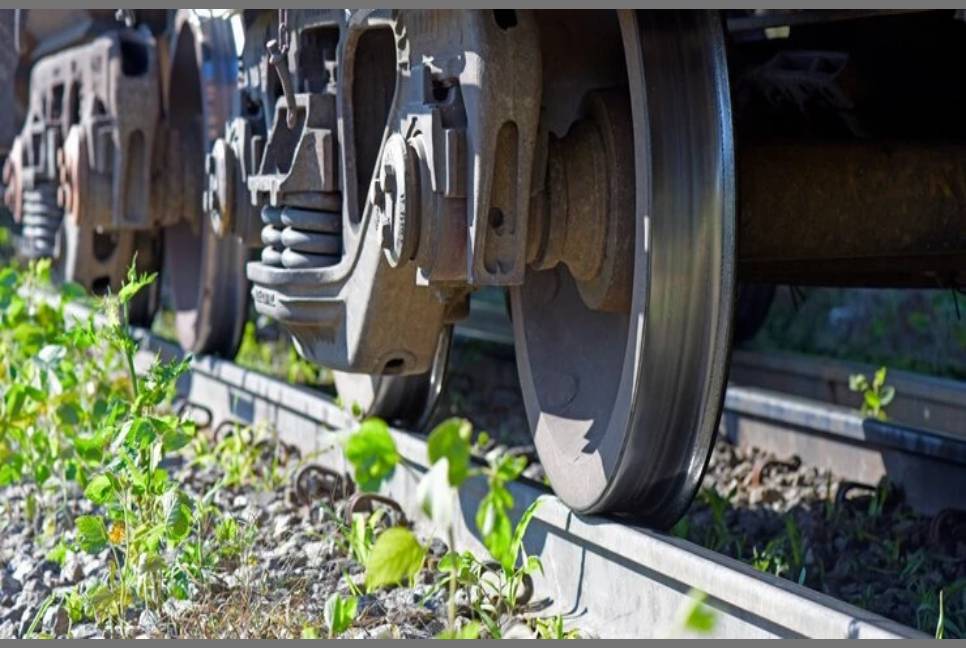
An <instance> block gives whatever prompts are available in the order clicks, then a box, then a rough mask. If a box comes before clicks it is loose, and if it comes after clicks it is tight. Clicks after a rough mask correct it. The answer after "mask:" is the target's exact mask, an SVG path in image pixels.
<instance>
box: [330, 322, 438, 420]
mask: <svg viewBox="0 0 966 648" xmlns="http://www.w3.org/2000/svg"><path fill="white" fill-rule="evenodd" d="M452 339H453V327H452V326H448V327H446V328H445V329H443V333H442V335H440V336H439V344H438V346H437V347H436V355H435V356H434V357H433V368H432V369H431V370H430V371H429V373H425V374H415V375H411V376H379V375H370V374H356V373H346V372H344V371H335V372H333V376H334V378H335V387H336V391H338V393H339V398H340V399H341V401H342V404H343V405H344V406H345V407H346V408H347V409H349V410H356V411H361V413H362V414H363V415H364V416H378V417H379V418H381V419H385V420H386V421H389V422H391V423H396V424H398V425H402V426H405V427H411V428H415V429H416V430H421V429H422V428H424V427H425V426H426V423H428V422H429V419H430V417H431V416H432V414H433V410H434V409H435V408H436V402H437V401H438V400H439V395H440V393H441V392H442V391H443V381H444V379H445V378H446V367H447V364H448V363H449V350H450V346H451V344H452Z"/></svg>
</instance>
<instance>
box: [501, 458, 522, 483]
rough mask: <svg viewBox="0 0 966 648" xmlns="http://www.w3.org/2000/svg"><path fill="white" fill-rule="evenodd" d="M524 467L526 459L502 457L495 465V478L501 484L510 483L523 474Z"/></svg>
mask: <svg viewBox="0 0 966 648" xmlns="http://www.w3.org/2000/svg"><path fill="white" fill-rule="evenodd" d="M526 467H527V458H526V457H522V456H514V455H503V456H502V457H500V459H499V460H498V461H497V464H496V478H497V479H499V480H501V481H503V482H511V481H513V480H515V479H516V478H517V477H519V476H520V475H521V474H523V469H524V468H526Z"/></svg>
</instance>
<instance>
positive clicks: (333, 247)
mask: <svg viewBox="0 0 966 648" xmlns="http://www.w3.org/2000/svg"><path fill="white" fill-rule="evenodd" d="M262 222H263V223H265V227H263V228H262V243H263V244H264V246H265V247H264V248H263V249H262V263H264V264H265V265H269V266H276V267H282V268H290V269H298V270H302V269H306V268H323V267H325V266H332V265H335V264H337V263H338V262H339V259H340V258H341V257H342V214H339V213H338V212H330V211H316V210H313V209H302V208H298V207H264V208H263V209H262Z"/></svg>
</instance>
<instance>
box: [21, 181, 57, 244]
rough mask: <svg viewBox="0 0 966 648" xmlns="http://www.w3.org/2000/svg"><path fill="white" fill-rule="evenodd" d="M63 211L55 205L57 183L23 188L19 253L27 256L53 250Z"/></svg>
mask: <svg viewBox="0 0 966 648" xmlns="http://www.w3.org/2000/svg"><path fill="white" fill-rule="evenodd" d="M63 219H64V211H63V210H62V209H61V208H60V207H58V206H57V187H56V186H55V185H53V184H48V183H44V184H41V185H37V186H36V187H35V188H33V189H25V190H24V192H23V219H22V223H23V230H22V240H21V254H23V255H24V256H25V257H27V258H30V259H35V258H41V257H50V256H53V254H54V242H55V240H56V238H57V230H58V229H59V228H60V224H61V221H63Z"/></svg>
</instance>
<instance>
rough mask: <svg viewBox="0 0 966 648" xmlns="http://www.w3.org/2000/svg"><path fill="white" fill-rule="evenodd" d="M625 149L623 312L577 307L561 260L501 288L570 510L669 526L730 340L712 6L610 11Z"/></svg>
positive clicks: (724, 148) (549, 465)
mask: <svg viewBox="0 0 966 648" xmlns="http://www.w3.org/2000/svg"><path fill="white" fill-rule="evenodd" d="M620 23H621V34H622V38H623V42H624V51H625V58H626V67H627V71H628V82H629V90H630V106H629V109H630V111H631V115H632V121H633V143H634V152H633V158H634V175H635V178H636V179H635V183H634V193H635V196H634V203H635V205H636V206H635V209H634V210H633V211H631V210H628V213H629V214H633V219H634V223H633V226H632V228H631V229H630V231H633V232H634V254H633V259H634V260H633V277H632V281H633V285H632V289H631V303H630V306H629V310H625V311H624V312H604V311H603V310H593V309H590V308H588V307H587V306H586V305H585V303H584V300H583V298H582V295H581V294H580V292H579V291H578V288H577V284H576V282H575V280H574V279H573V277H572V276H571V275H570V273H569V271H568V270H567V269H566V268H565V267H564V266H563V265H562V264H561V265H557V266H556V267H554V268H552V269H548V270H542V271H535V270H529V271H528V273H527V276H526V278H525V282H524V284H523V285H522V286H520V287H516V288H513V289H512V290H511V307H512V311H513V328H514V338H515V345H516V353H517V365H518V369H519V373H520V382H521V388H522V391H523V396H524V401H525V404H526V408H527V416H528V418H529V421H530V426H531V429H532V430H533V434H534V441H535V444H536V448H537V451H538V453H539V456H540V460H541V462H542V464H543V467H544V468H545V470H546V471H547V474H548V476H549V477H550V480H551V482H552V484H553V487H554V490H555V491H556V492H557V494H558V495H559V496H560V497H561V499H563V500H564V501H565V502H566V503H567V504H568V505H569V506H570V507H571V508H573V509H575V510H576V511H578V512H585V513H599V512H620V513H628V514H630V515H632V516H634V517H635V518H637V519H640V520H642V521H644V522H646V523H648V524H650V525H653V526H657V527H667V526H669V525H671V524H673V523H674V522H675V521H676V520H677V519H678V517H680V515H681V514H682V513H683V512H684V511H685V509H686V508H687V506H688V505H689V503H690V501H691V499H692V497H693V495H694V493H695V491H696V489H697V488H698V486H699V484H700V481H701V477H702V473H703V470H704V467H705V465H706V463H707V458H708V455H709V451H710V448H711V445H712V443H713V441H714V436H715V431H716V428H717V424H718V416H719V412H720V407H721V402H722V397H723V393H724V388H725V380H726V371H727V361H728V350H729V342H730V330H731V317H732V308H733V306H732V301H733V297H734V267H735V242H734V232H735V186H734V158H733V155H734V154H733V144H732V134H731V116H730V99H729V94H728V76H727V70H726V64H725V51H724V42H723V35H722V31H721V26H720V24H719V22H718V20H717V17H716V15H715V14H713V13H712V12H707V13H705V12H689V11H682V12H660V11H655V12H638V13H634V12H622V13H621V17H620Z"/></svg>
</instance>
